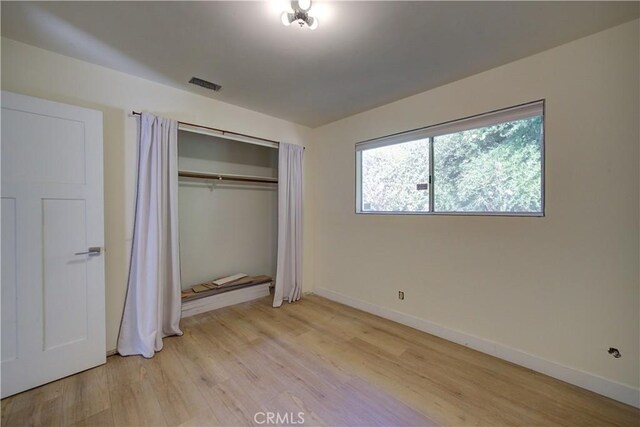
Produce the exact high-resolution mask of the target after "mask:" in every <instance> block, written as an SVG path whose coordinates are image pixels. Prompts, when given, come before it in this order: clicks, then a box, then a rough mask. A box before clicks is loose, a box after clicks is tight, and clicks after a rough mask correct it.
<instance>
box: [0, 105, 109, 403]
mask: <svg viewBox="0 0 640 427" xmlns="http://www.w3.org/2000/svg"><path fill="white" fill-rule="evenodd" d="M1 150H2V152H1V156H2V254H1V257H2V389H1V391H2V392H1V395H2V397H6V396H9V395H12V394H15V393H18V392H21V391H23V390H26V389H29V388H32V387H36V386H38V385H41V384H44V383H47V382H49V381H53V380H56V379H58V378H61V377H64V376H67V375H70V374H73V373H76V372H79V371H82V370H85V369H88V368H91V367H93V366H96V365H99V364H102V363H104V362H105V360H106V349H105V318H104V301H105V295H104V256H103V255H102V254H98V255H97V256H95V255H94V256H88V255H76V253H80V252H85V251H87V248H88V247H90V246H97V247H102V246H103V245H104V224H103V187H102V114H101V113H100V112H98V111H93V110H88V109H85V108H80V107H75V106H71V105H65V104H59V103H55V102H50V101H45V100H42V99H37V98H31V97H27V96H23V95H17V94H13V93H9V92H2V146H1ZM5 346H6V348H5Z"/></svg>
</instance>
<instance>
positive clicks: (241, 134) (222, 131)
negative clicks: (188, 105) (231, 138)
mask: <svg viewBox="0 0 640 427" xmlns="http://www.w3.org/2000/svg"><path fill="white" fill-rule="evenodd" d="M131 114H133V115H134V116H141V115H142V113H139V112H137V111H132V112H131ZM178 123H179V124H181V125H187V126H193V127H196V128H202V129H208V130H212V131H214V132H220V133H222V134H223V135H224V134H225V133H228V134H230V135H237V136H244V137H245V138H252V139H257V140H260V141H265V142H272V143H275V144H280V141H274V140H273V139H267V138H260V137H259V136H253V135H247V134H246V133H239V132H233V131H230V130H224V129H218V128H212V127H209V126H202V125H197V124H195V123H189V122H181V121H178Z"/></svg>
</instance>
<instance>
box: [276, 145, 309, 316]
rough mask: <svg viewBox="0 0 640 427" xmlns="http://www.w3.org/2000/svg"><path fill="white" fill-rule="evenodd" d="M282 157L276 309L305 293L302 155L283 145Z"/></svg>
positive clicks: (279, 167) (292, 147)
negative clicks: (303, 285)
mask: <svg viewBox="0 0 640 427" xmlns="http://www.w3.org/2000/svg"><path fill="white" fill-rule="evenodd" d="M278 151H279V153H278V261H277V267H276V286H275V293H274V297H273V306H274V307H280V306H281V305H282V301H283V300H286V301H289V302H293V301H297V300H299V299H300V294H301V290H302V154H303V152H304V148H303V147H301V146H299V145H293V144H286V143H283V142H281V143H280V145H279V150H278Z"/></svg>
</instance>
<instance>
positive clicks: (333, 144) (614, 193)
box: [312, 20, 640, 388]
mask: <svg viewBox="0 0 640 427" xmlns="http://www.w3.org/2000/svg"><path fill="white" fill-rule="evenodd" d="M638 40H639V30H638V21H637V20H636V21H634V22H631V23H628V24H624V25H622V26H619V27H616V28H613V29H610V30H607V31H604V32H602V33H598V34H595V35H593V36H590V37H587V38H583V39H580V40H577V41H575V42H572V43H569V44H566V45H563V46H560V47H558V48H555V49H552V50H549V51H546V52H543V53H541V54H538V55H535V56H531V57H528V58H525V59H522V60H519V61H516V62H513V63H510V64H507V65H505V66H501V67H499V68H495V69H492V70H490V71H487V72H484V73H481V74H477V75H475V76H472V77H469V78H466V79H464V80H460V81H457V82H454V83H451V84H448V85H445V86H442V87H439V88H437V89H434V90H431V91H428V92H424V93H421V94H418V95H415V96H412V97H410V98H407V99H404V100H401V101H398V102H394V103H391V104H388V105H385V106H383V107H380V108H377V109H374V110H371V111H368V112H365V113H362V114H358V115H355V116H352V117H349V118H346V119H344V120H341V121H338V122H334V123H332V124H329V125H326V126H324V127H322V128H318V129H314V132H313V135H312V137H313V139H314V141H313V145H314V150H315V153H314V159H313V169H314V172H313V176H312V179H313V182H314V183H315V187H316V201H315V203H316V222H315V226H316V237H317V239H316V248H315V266H316V277H315V284H316V291H320V292H322V291H323V290H328V291H330V293H332V295H334V296H339V297H341V298H342V299H343V300H344V301H351V302H354V301H355V302H357V303H358V304H360V305H361V306H362V307H377V308H381V309H384V310H387V312H391V311H390V310H395V311H396V312H400V313H404V314H406V315H409V316H412V318H418V319H423V320H425V321H429V322H432V323H435V324H438V325H441V326H443V327H444V328H446V329H453V330H457V331H460V332H463V333H464V334H466V335H470V336H476V337H481V338H482V339H484V340H490V341H493V342H495V343H497V344H498V345H503V346H505V347H511V348H513V349H516V350H520V351H521V352H524V353H528V354H530V355H533V356H536V357H538V358H541V359H545V360H548V361H552V362H555V363H558V364H562V365H566V366H568V367H572V368H575V369H577V370H581V371H586V372H587V373H590V374H594V375H596V376H600V377H603V378H605V379H607V380H611V381H614V382H619V383H621V384H624V385H627V386H630V387H631V388H637V387H638V386H639V385H640V372H639V364H638V361H639V360H640V349H639V338H640V310H639V304H640V288H639V268H638V265H639V262H638V260H639V258H640V251H639V248H638V246H639V245H638V238H639V233H640V227H639V174H638V169H639V168H638V160H639V157H640V153H639V145H640V144H639V130H638V121H639V115H640V108H639V90H640V88H639V83H638V79H639V74H640V71H639V67H638V61H639V57H638V52H639V44H638V43H639V42H638ZM542 98H544V99H546V217H544V218H525V217H521V218H509V217H481V216H379V215H372V216H367V215H356V214H354V197H355V183H354V176H355V170H354V169H355V154H354V144H355V143H356V142H358V141H362V140H366V139H368V138H372V137H377V136H382V135H386V134H390V133H394V132H399V131H403V130H407V129H413V128H417V127H421V126H426V125H432V124H437V123H441V122H445V121H448V120H453V119H457V118H462V117H466V116H470V115H474V114H478V113H483V112H487V111H491V110H495V109H499V108H504V107H509V106H512V105H517V104H521V103H524V102H528V101H533V100H537V99H542ZM398 290H403V291H404V292H405V300H404V301H400V300H398V298H397V294H398ZM610 346H612V347H617V348H618V349H620V351H621V353H622V358H620V359H614V358H612V357H611V356H610V355H609V354H607V349H608V348H609V347H610Z"/></svg>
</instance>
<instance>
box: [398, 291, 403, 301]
mask: <svg viewBox="0 0 640 427" xmlns="http://www.w3.org/2000/svg"><path fill="white" fill-rule="evenodd" d="M398 299H399V300H403V299H404V292H403V291H398Z"/></svg>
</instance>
